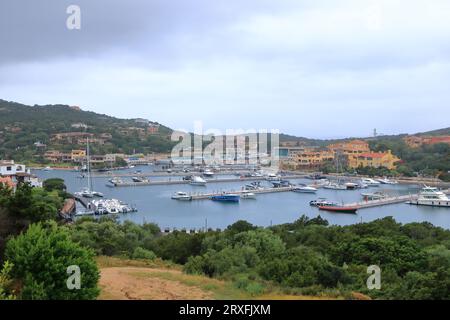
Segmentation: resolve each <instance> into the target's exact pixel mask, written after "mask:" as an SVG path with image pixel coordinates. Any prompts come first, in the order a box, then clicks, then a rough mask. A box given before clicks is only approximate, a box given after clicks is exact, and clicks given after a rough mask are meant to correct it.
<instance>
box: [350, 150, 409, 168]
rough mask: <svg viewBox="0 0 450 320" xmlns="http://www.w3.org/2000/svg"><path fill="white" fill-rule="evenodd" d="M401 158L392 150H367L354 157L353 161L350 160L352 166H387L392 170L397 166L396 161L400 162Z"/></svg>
mask: <svg viewBox="0 0 450 320" xmlns="http://www.w3.org/2000/svg"><path fill="white" fill-rule="evenodd" d="M399 161H400V159H399V158H398V157H396V156H395V155H393V154H392V152H391V150H388V151H387V152H367V153H361V154H359V155H357V156H353V157H352V161H351V162H349V163H351V164H352V166H351V167H352V168H358V167H373V168H379V167H385V168H388V169H390V170H393V169H395V168H396V163H397V162H399Z"/></svg>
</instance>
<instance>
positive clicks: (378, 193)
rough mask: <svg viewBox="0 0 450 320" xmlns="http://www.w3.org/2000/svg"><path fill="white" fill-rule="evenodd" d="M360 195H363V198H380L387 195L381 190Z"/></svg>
mask: <svg viewBox="0 0 450 320" xmlns="http://www.w3.org/2000/svg"><path fill="white" fill-rule="evenodd" d="M361 195H362V196H363V198H364V200H380V199H385V198H387V197H388V195H387V194H386V193H384V192H381V191H376V192H373V193H370V192H368V193H361Z"/></svg>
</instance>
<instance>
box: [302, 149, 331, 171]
mask: <svg viewBox="0 0 450 320" xmlns="http://www.w3.org/2000/svg"><path fill="white" fill-rule="evenodd" d="M333 160H334V152H332V151H328V150H322V151H304V152H301V153H298V154H296V155H295V158H294V163H295V166H296V167H303V168H304V167H310V168H313V167H318V166H320V165H322V164H323V163H324V162H326V161H333Z"/></svg>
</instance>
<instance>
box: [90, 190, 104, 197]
mask: <svg viewBox="0 0 450 320" xmlns="http://www.w3.org/2000/svg"><path fill="white" fill-rule="evenodd" d="M91 192H92V194H93V195H94V197H99V198H103V197H104V194H103V193H101V192H98V191H91Z"/></svg>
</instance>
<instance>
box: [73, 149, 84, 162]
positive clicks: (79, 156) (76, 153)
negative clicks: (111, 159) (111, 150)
mask: <svg viewBox="0 0 450 320" xmlns="http://www.w3.org/2000/svg"><path fill="white" fill-rule="evenodd" d="M70 157H71V159H72V162H83V161H86V150H72V152H71V153H70Z"/></svg>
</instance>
